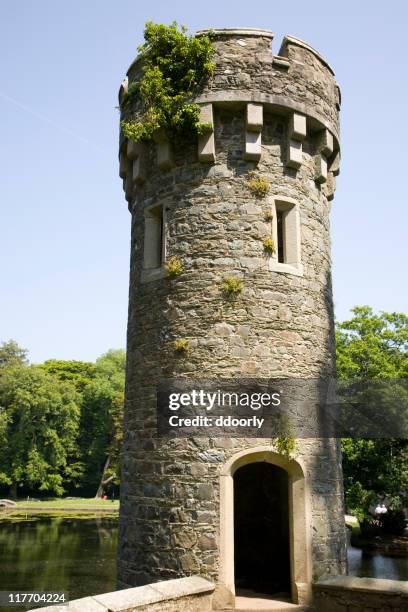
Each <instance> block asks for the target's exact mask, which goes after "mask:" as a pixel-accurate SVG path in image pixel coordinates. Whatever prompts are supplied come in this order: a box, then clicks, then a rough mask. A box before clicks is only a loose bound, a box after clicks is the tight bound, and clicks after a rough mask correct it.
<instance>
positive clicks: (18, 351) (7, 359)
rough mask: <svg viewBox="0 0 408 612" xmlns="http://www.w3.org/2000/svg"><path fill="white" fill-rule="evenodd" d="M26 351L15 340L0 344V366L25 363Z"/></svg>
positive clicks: (26, 361) (26, 362)
mask: <svg viewBox="0 0 408 612" xmlns="http://www.w3.org/2000/svg"><path fill="white" fill-rule="evenodd" d="M27 355H28V351H27V350H26V349H24V348H21V346H19V345H18V344H17V342H15V340H9V341H8V342H2V343H1V344H0V368H4V367H7V366H12V365H27V364H28V359H27Z"/></svg>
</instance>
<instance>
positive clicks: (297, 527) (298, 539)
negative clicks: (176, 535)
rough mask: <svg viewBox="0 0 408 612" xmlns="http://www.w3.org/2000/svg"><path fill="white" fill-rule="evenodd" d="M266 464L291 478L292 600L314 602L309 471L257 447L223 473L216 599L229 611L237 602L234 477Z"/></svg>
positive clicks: (235, 458)
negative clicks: (250, 466) (253, 465)
mask: <svg viewBox="0 0 408 612" xmlns="http://www.w3.org/2000/svg"><path fill="white" fill-rule="evenodd" d="M262 461H266V462H268V463H272V464H273V465H276V466H278V467H280V468H283V469H284V470H285V471H286V472H287V474H288V484H289V539H290V571H291V591H292V593H291V596H292V600H293V602H294V603H296V604H300V605H305V604H307V603H308V602H309V601H310V599H311V583H312V556H311V534H310V532H309V531H308V529H307V526H308V525H310V516H311V513H310V500H309V496H308V494H307V492H308V485H307V481H306V477H305V469H304V468H303V467H302V466H301V464H300V463H298V462H297V461H295V460H294V459H290V458H287V457H285V456H283V455H280V454H278V453H276V451H275V450H274V449H273V447H272V446H255V447H252V448H248V449H245V450H243V451H240V452H238V453H237V454H235V455H233V456H232V457H231V458H230V459H229V460H228V461H227V463H226V464H225V465H224V466H223V467H222V469H221V473H220V568H219V583H218V585H217V588H216V594H215V597H216V601H217V604H218V605H219V606H220V607H222V606H225V607H226V608H227V609H228V608H230V607H231V606H233V604H234V599H235V575H234V474H235V472H236V470H237V469H238V468H240V467H242V466H244V465H248V464H250V463H257V462H262ZM271 554H273V552H272V551H271Z"/></svg>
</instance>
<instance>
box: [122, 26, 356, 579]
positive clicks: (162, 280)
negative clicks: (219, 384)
mask: <svg viewBox="0 0 408 612" xmlns="http://www.w3.org/2000/svg"><path fill="white" fill-rule="evenodd" d="M240 40H241V42H242V41H243V42H245V46H243V45H242V44H241V43H239V41H240ZM215 44H216V48H217V56H216V62H217V70H216V73H215V75H214V77H213V80H212V81H211V83H210V84H209V86H208V88H207V89H206V90H205V91H203V93H202V99H208V96H210V95H213V94H214V92H215V93H216V94H217V96H218V98H217V100H218V102H214V105H213V110H214V129H215V156H216V158H215V162H214V163H212V164H203V163H200V162H199V161H198V158H197V142H196V139H194V138H191V141H190V142H185V143H183V145H182V146H179V147H176V148H175V149H174V165H173V167H172V168H170V169H169V170H167V171H163V170H161V169H159V167H158V165H157V148H156V146H155V145H154V144H152V145H146V147H145V150H144V167H145V179H144V182H143V183H142V184H138V185H137V186H136V185H135V187H134V189H132V190H131V191H130V192H129V191H128V196H129V197H128V199H129V208H130V210H131V213H132V239H131V270H130V291H129V320H128V345H127V350H128V363H127V380H126V411H125V422H124V455H123V466H122V487H121V519H120V549H119V585H120V586H136V585H141V584H146V583H149V582H152V581H155V580H163V579H168V578H175V577H180V576H188V575H191V574H193V573H194V574H200V575H202V576H204V577H207V578H209V579H212V580H214V581H215V582H216V581H217V579H218V572H219V535H220V534H219V528H220V524H219V514H220V500H219V473H220V468H221V466H222V465H224V463H225V462H226V461H227V460H228V459H229V458H230V457H232V456H233V455H234V454H235V453H236V452H238V451H239V450H240V449H242V448H250V447H252V446H255V445H256V444H265V443H268V442H269V443H270V442H271V441H265V440H261V441H260V440H254V439H233V438H222V439H220V438H215V439H207V438H202V437H200V438H189V439H172V440H170V439H158V438H157V437H156V385H157V383H158V382H159V381H160V380H161V379H163V378H188V377H196V378H216V377H221V378H223V377H224V378H237V377H252V376H257V377H264V378H270V377H278V376H281V377H296V378H316V377H320V376H329V375H331V374H333V371H334V336H333V305H332V289H331V259H330V231H329V209H330V203H329V202H328V198H327V187H326V185H321V184H319V183H317V182H316V180H315V177H316V170H315V164H316V152H317V144H316V138H315V131H316V129H317V128H319V129H322V128H323V127H324V125H329V126H331V130H332V133H333V134H334V135H336V134H337V133H338V109H337V107H336V100H337V88H336V84H335V81H334V79H333V75H332V73H331V71H330V69H329V68H328V67H327V65H326V64H325V63H324V62H323V61H322V60H319V59H318V57H316V55H315V54H314V53H312V52H311V51H308V50H307V49H305V48H303V47H301V46H298V45H297V44H291V43H290V42H286V43H284V50H283V51H281V53H282V54H283V53H284V54H286V55H287V60H286V61H287V62H290V67H289V69H288V68H287V66H286V64H284V59H282V62H283V64H284V65H285V66H286V67H285V68H279V67H278V66H277V65H276V66H275V65H274V63H273V60H272V54H271V51H270V44H271V37H270V36H260V35H253V36H250V35H246V36H244V37H242V36H241V35H235V34H232V33H231V34H230V35H228V34H220V36H218V37H216V39H215ZM302 65H304V66H305V68H304V69H303V68H302ZM132 70H135V69H134V68H133V69H131V71H130V73H129V76H130V78H131V76H132ZM253 88H256V89H257V90H259V91H262V92H264V93H263V95H269V96H276V98H275V102H273V103H272V102H270V104H269V103H268V104H269V105H268V104H266V103H265V106H264V122H263V128H262V156H261V159H260V161H259V163H258V164H256V163H255V162H249V161H245V160H244V150H245V103H243V102H242V101H239V100H238V101H237V99H234V100H231V92H232V91H233V93H234V91H235V90H236V89H239V90H240V91H242V90H243V89H246V90H247V93H249V94H251V91H253ZM222 96H224V98H225V99H226V101H227V102H226V103H225V104H223V103H222V102H220V100H221V97H222ZM232 97H234V96H232ZM278 98H279V100H280V102H281V103H282V104H276V100H277V99H278ZM283 99H285V100H286V101H287V105H286V106H284V105H283ZM293 103H296V104H298V105H303V106H302V108H303V109H306V108H307V107H310V109H311V111H310V113H311V114H310V116H309V115H307V116H308V135H307V137H306V139H305V140H304V142H303V152H302V164H301V166H300V167H299V169H298V170H296V169H293V168H289V167H288V166H287V163H286V162H287V142H288V137H289V134H288V130H289V127H288V112H292V109H293ZM288 109H289V110H288ZM318 115H319V116H320V115H321V123H319V125H317V124H316V121H317V120H316V117H317V116H318ZM319 121H320V119H319ZM335 154H336V151H334V153H333V155H335ZM254 169H256V172H257V173H258V174H259V175H261V176H262V177H264V178H266V179H267V180H268V181H269V182H270V184H271V191H270V194H269V195H268V196H267V197H266V198H263V199H258V198H256V197H255V196H254V195H253V194H252V193H251V191H250V189H249V188H248V178H249V175H248V173H249V171H251V170H254ZM282 196H284V197H289V198H292V199H293V200H295V201H296V203H297V205H298V207H299V214H300V227H301V261H302V266H303V271H302V272H301V273H300V274H294V273H293V274H292V273H283V272H277V271H272V270H271V269H270V267H269V261H268V258H267V257H265V254H264V250H263V246H262V238H263V237H264V236H265V235H267V234H268V232H269V225H268V222H266V221H265V220H264V215H265V213H266V212H267V211H268V210H269V209H270V208H271V205H272V199H273V198H274V197H282ZM152 204H160V205H163V206H164V207H165V208H166V243H167V246H166V253H167V258H169V257H172V256H177V257H178V258H180V259H181V260H182V262H183V265H184V272H183V274H182V275H181V276H179V277H178V278H176V279H170V278H169V277H166V276H165V275H164V274H163V275H162V276H161V277H159V278H157V279H156V280H150V281H149V282H145V281H144V280H143V275H142V272H143V270H142V265H143V248H144V243H143V237H144V209H145V208H146V207H148V206H150V205H152ZM225 275H235V276H238V277H240V278H242V279H243V280H244V283H245V287H244V290H243V292H242V294H241V295H240V296H239V297H238V298H237V299H236V300H235V302H234V303H232V304H231V303H228V302H226V301H225V299H224V298H223V295H222V293H221V291H220V283H221V282H222V280H223V277H224V276H225ZM180 338H186V339H188V341H189V349H190V350H189V352H188V354H187V355H183V356H177V355H176V354H175V352H174V348H173V342H174V340H176V339H180ZM296 459H297V460H298V461H299V463H300V464H301V465H303V466H304V470H305V475H306V481H307V486H308V492H309V495H310V504H311V520H310V524H309V525H308V530H309V531H308V533H309V536H310V538H311V541H312V558H313V574H314V575H315V576H321V575H326V574H337V573H342V572H343V571H344V569H345V535H344V519H343V497H342V485H341V482H342V480H341V464H340V453H339V448H338V445H337V443H336V442H335V441H333V440H308V439H306V440H298V441H297V449H296Z"/></svg>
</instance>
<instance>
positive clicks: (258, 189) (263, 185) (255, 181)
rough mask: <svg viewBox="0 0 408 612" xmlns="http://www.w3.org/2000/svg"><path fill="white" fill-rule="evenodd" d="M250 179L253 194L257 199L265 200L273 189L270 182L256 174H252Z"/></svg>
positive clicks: (249, 183) (249, 184)
mask: <svg viewBox="0 0 408 612" xmlns="http://www.w3.org/2000/svg"><path fill="white" fill-rule="evenodd" d="M249 177H250V178H249V181H248V187H249V190H250V191H251V193H253V194H254V195H255V196H256V197H257V198H265V197H266V196H267V195H268V193H269V190H270V188H271V185H270V183H269V181H267V180H266V179H265V178H263V177H262V176H259V175H258V174H256V172H250V173H249Z"/></svg>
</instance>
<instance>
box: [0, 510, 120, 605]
mask: <svg viewBox="0 0 408 612" xmlns="http://www.w3.org/2000/svg"><path fill="white" fill-rule="evenodd" d="M117 540H118V517H117V514H116V515H115V514H113V513H112V514H110V515H105V513H103V514H102V513H99V514H98V515H91V516H90V515H87V514H84V515H80V514H78V515H73V516H55V515H45V514H41V515H40V514H38V515H33V514H30V515H27V516H26V515H21V514H19V515H16V514H13V515H8V516H4V517H1V518H0V591H6V590H7V591H18V590H22V589H23V590H25V591H30V590H33V589H34V590H37V591H54V592H55V591H64V592H66V593H68V594H69V597H70V599H76V598H78V597H85V596H86V595H96V594H97V593H106V592H109V591H114V590H115V588H116V548H117ZM31 607H33V606H31ZM29 608H30V606H28V607H20V608H19V609H20V610H23V609H29ZM17 609H18V608H16V607H13V608H11V607H10V608H2V610H10V611H11V610H17Z"/></svg>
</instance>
